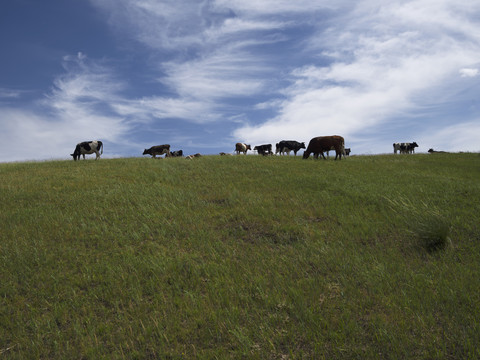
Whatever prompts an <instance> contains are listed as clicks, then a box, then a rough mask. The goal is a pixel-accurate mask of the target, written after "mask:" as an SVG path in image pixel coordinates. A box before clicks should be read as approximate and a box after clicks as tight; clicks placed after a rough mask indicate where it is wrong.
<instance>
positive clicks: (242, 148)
mask: <svg viewBox="0 0 480 360" xmlns="http://www.w3.org/2000/svg"><path fill="white" fill-rule="evenodd" d="M248 150H252V148H251V147H250V145H247V144H244V143H236V144H235V152H236V153H237V155H240V153H241V152H243V154H244V155H247V151H248Z"/></svg>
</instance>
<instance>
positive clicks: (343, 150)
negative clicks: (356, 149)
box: [342, 141, 347, 157]
mask: <svg viewBox="0 0 480 360" xmlns="http://www.w3.org/2000/svg"><path fill="white" fill-rule="evenodd" d="M342 155H343V156H344V157H345V156H347V154H346V153H345V141H342Z"/></svg>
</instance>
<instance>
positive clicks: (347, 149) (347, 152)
mask: <svg viewBox="0 0 480 360" xmlns="http://www.w3.org/2000/svg"><path fill="white" fill-rule="evenodd" d="M330 150H335V149H334V148H333V147H332V148H331V149H330ZM330 150H328V151H327V157H330V154H329V151H330ZM351 152H352V150H351V149H350V148H346V149H345V154H343V155H344V156H350V153H351Z"/></svg>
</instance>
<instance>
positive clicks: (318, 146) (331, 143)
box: [303, 135, 345, 160]
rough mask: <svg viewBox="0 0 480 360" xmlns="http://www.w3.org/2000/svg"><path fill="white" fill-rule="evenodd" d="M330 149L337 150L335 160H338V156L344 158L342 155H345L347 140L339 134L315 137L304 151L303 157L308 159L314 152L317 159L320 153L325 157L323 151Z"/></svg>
mask: <svg viewBox="0 0 480 360" xmlns="http://www.w3.org/2000/svg"><path fill="white" fill-rule="evenodd" d="M329 150H335V160H337V157H338V156H340V160H342V155H343V156H345V140H344V139H343V137H341V136H338V135H332V136H319V137H314V138H313V139H312V140H310V142H309V143H308V147H307V150H305V152H304V153H303V158H304V159H308V157H309V156H310V154H311V153H313V154H314V156H315V159H318V155H319V154H321V155H322V157H323V158H324V159H325V155H323V152H324V151H329Z"/></svg>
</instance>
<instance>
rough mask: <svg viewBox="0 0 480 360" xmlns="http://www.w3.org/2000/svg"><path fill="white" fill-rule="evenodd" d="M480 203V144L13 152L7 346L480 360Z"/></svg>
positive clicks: (3, 251) (3, 279)
mask: <svg viewBox="0 0 480 360" xmlns="http://www.w3.org/2000/svg"><path fill="white" fill-rule="evenodd" d="M479 213H480V156H479V155H478V154H435V156H433V155H424V154H418V155H412V156H399V155H397V156H393V155H378V156H358V157H351V158H348V159H346V160H342V161H333V160H328V161H323V160H318V161H315V160H310V159H309V160H302V159H300V158H299V157H297V158H293V157H257V156H233V157H220V156H206V157H202V158H199V159H195V160H193V161H188V160H185V159H176V158H174V159H162V160H152V159H142V158H131V159H112V160H106V159H101V160H99V161H93V160H89V161H79V162H78V161H77V162H73V161H55V162H38V163H13V164H0V358H6V359H40V358H44V359H52V358H57V359H102V358H104V359H112V358H128V359H136V358H138V359H145V358H152V359H154V358H155V359H156V358H162V359H163V358H166V359H168V358H170V359H183V358H199V359H215V358H217V359H225V358H253V359H321V358H325V359H364V358H377V359H386V358H391V359H402V358H405V359H412V358H415V359H433V358H435V359H468V358H471V359H476V358H479V357H480V350H479V349H480V348H479V347H478V343H480V325H479V321H480V306H479V304H480V292H479V289H480V267H479V259H480V227H479V215H478V214H479ZM432 234H433V235H432ZM437 242H439V243H440V245H441V246H436V245H435V244H437ZM431 243H433V244H434V245H435V246H433V247H431V246H429V244H431Z"/></svg>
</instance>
